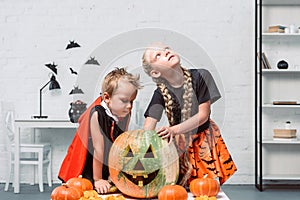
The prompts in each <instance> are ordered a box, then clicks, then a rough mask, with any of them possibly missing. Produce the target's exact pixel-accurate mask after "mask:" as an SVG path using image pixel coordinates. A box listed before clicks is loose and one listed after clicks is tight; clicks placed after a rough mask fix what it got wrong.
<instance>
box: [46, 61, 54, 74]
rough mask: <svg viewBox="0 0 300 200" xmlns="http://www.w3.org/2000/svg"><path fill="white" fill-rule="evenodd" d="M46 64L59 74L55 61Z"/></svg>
mask: <svg viewBox="0 0 300 200" xmlns="http://www.w3.org/2000/svg"><path fill="white" fill-rule="evenodd" d="M45 66H46V67H48V68H49V69H51V70H52V71H53V72H54V73H55V74H57V68H56V67H57V65H56V64H55V63H54V62H53V63H52V64H51V63H48V64H45Z"/></svg>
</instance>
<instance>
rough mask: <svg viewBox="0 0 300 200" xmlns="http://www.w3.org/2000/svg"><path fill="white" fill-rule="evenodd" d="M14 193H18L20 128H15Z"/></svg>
mask: <svg viewBox="0 0 300 200" xmlns="http://www.w3.org/2000/svg"><path fill="white" fill-rule="evenodd" d="M15 130H16V131H15V159H14V162H15V163H14V193H19V192H20V131H21V128H20V127H18V126H17V127H16V128H15Z"/></svg>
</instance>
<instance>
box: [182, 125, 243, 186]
mask: <svg viewBox="0 0 300 200" xmlns="http://www.w3.org/2000/svg"><path fill="white" fill-rule="evenodd" d="M180 166H181V169H180V176H179V177H181V178H182V177H185V178H182V179H186V181H183V182H181V183H179V184H181V185H185V184H186V183H188V184H189V182H190V181H191V180H193V179H195V178H202V177H203V176H204V175H206V174H208V177H210V178H217V177H218V178H219V182H220V185H222V184H223V183H224V182H225V181H226V180H228V179H229V178H230V177H231V176H232V175H233V174H234V173H235V171H236V170H237V168H236V165H235V163H234V162H233V160H232V157H231V155H230V153H229V151H228V149H227V147H226V145H225V142H224V140H223V138H222V136H221V134H220V130H219V128H218V126H217V125H216V124H215V122H213V121H212V120H210V126H209V128H207V129H206V130H204V131H202V132H200V133H197V134H193V135H192V136H191V137H190V138H189V146H188V148H187V151H186V152H185V153H183V154H181V155H180ZM180 181H182V180H179V182H180Z"/></svg>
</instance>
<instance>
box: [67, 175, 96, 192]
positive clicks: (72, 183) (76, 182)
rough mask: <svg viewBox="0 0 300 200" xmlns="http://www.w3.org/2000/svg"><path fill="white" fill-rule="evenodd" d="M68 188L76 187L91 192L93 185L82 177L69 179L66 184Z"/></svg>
mask: <svg viewBox="0 0 300 200" xmlns="http://www.w3.org/2000/svg"><path fill="white" fill-rule="evenodd" d="M66 184H67V185H68V186H69V187H78V188H80V189H81V190H82V191H86V190H93V184H92V182H91V181H90V180H89V179H86V178H82V176H81V175H80V176H78V177H74V178H70V179H69V180H68V181H67V183H66Z"/></svg>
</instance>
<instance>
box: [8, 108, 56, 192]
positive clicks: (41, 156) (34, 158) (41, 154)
mask: <svg viewBox="0 0 300 200" xmlns="http://www.w3.org/2000/svg"><path fill="white" fill-rule="evenodd" d="M5 125H6V128H7V130H6V133H7V134H6V135H7V137H6V138H7V146H8V148H7V149H8V173H7V177H6V183H5V188H4V190H5V191H8V187H9V183H10V179H11V169H12V168H13V165H14V131H15V130H14V113H13V111H8V112H7V114H6V119H5ZM51 157H52V152H51V145H50V144H49V143H40V144H37V143H34V144H23V143H20V166H21V165H33V167H34V168H33V182H32V183H33V184H34V181H35V167H36V166H37V169H38V183H39V190H40V192H43V191H44V187H43V168H44V165H47V178H48V185H49V187H52V180H51V179H52V169H51ZM19 168H20V167H19Z"/></svg>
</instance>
